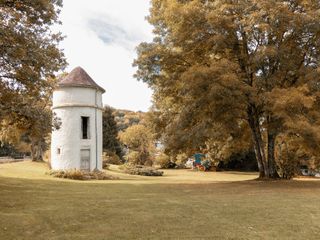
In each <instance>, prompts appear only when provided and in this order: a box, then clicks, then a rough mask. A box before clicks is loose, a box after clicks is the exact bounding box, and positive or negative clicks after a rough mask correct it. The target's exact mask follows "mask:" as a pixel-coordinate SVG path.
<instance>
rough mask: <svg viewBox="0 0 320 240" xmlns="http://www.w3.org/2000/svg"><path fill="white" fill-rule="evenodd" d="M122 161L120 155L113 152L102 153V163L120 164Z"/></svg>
mask: <svg viewBox="0 0 320 240" xmlns="http://www.w3.org/2000/svg"><path fill="white" fill-rule="evenodd" d="M122 163H123V162H122V161H121V159H120V157H119V156H118V155H117V154H115V153H113V152H105V153H104V155H103V164H115V165H120V164H122Z"/></svg>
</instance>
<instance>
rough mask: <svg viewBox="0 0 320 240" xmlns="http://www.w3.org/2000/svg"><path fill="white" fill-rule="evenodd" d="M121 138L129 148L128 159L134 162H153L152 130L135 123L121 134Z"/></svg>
mask: <svg viewBox="0 0 320 240" xmlns="http://www.w3.org/2000/svg"><path fill="white" fill-rule="evenodd" d="M119 137H120V140H121V142H122V143H123V144H125V145H126V146H127V147H128V148H129V153H128V154H127V158H128V161H129V162H130V163H133V164H139V165H145V164H151V162H152V161H151V155H152V152H153V150H154V146H153V136H152V134H151V132H150V130H149V129H148V128H147V127H146V126H144V125H141V124H138V125H133V126H131V127H129V128H127V129H126V130H125V131H124V132H121V133H120V134H119Z"/></svg>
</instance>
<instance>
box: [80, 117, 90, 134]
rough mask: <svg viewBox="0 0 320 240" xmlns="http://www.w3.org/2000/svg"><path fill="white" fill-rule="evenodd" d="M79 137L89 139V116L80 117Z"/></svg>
mask: <svg viewBox="0 0 320 240" xmlns="http://www.w3.org/2000/svg"><path fill="white" fill-rule="evenodd" d="M81 137H82V139H89V138H90V137H89V117H81Z"/></svg>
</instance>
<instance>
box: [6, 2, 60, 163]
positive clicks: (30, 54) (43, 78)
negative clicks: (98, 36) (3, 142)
mask: <svg viewBox="0 0 320 240" xmlns="http://www.w3.org/2000/svg"><path fill="white" fill-rule="evenodd" d="M61 6H62V1H61V0H43V1H20V0H3V1H0V36H1V40H0V79H1V81H0V90H1V94H0V122H1V135H2V138H6V139H7V140H9V141H11V142H13V141H14V140H15V139H19V140H20V137H21V136H22V135H24V136H25V137H27V139H29V140H30V141H31V143H32V149H33V151H32V152H33V153H35V152H38V153H39V154H36V155H37V157H35V158H34V159H38V160H40V159H42V153H40V151H41V150H43V149H44V147H41V148H39V146H40V145H43V144H44V140H43V139H44V138H45V137H46V135H47V134H48V132H50V131H51V127H52V120H51V119H52V116H51V110H50V108H49V107H50V104H49V102H48V96H49V95H48V94H50V93H51V92H52V89H53V87H54V86H53V84H52V82H51V81H50V80H48V79H54V77H55V73H56V72H58V71H60V70H62V69H63V68H64V67H65V65H66V61H65V59H64V55H63V53H62V51H61V50H60V49H59V48H58V44H59V42H60V41H61V40H62V39H63V37H62V36H61V34H60V33H54V32H52V30H51V29H50V27H51V26H52V25H53V24H57V23H59V21H58V14H59V12H60V8H61ZM50 97H51V96H50ZM50 97H49V98H50ZM10 129H11V130H12V132H9V130H10ZM15 134H18V135H17V136H14V135H15ZM19 134H21V135H19ZM10 136H11V138H10ZM40 139H42V140H40ZM40 142H41V143H40ZM36 146H38V147H36ZM36 149H37V150H36Z"/></svg>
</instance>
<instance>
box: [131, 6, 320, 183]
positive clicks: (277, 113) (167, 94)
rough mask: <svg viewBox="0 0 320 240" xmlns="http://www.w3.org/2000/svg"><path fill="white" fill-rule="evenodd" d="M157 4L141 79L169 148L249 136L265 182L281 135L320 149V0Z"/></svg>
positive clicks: (143, 49)
mask: <svg viewBox="0 0 320 240" xmlns="http://www.w3.org/2000/svg"><path fill="white" fill-rule="evenodd" d="M151 3H152V7H151V10H150V16H149V18H148V20H149V22H150V23H151V24H152V25H153V26H154V34H155V35H156V37H155V38H154V40H153V42H152V43H141V44H140V46H139V47H138V58H137V59H136V60H135V62H134V66H137V67H138V70H137V72H136V74H135V76H136V78H137V79H138V80H142V81H144V82H146V83H148V84H149V86H150V87H151V88H152V89H153V90H154V103H155V104H154V112H155V114H156V115H157V119H158V120H157V127H158V130H160V131H161V137H163V138H165V139H166V142H169V143H170V142H175V143H176V144H177V146H178V147H179V148H186V147H189V148H196V147H199V146H203V145H204V144H205V142H207V141H208V140H211V141H212V140H213V141H215V140H217V141H221V140H223V139H225V140H227V139H230V138H231V139H233V141H237V139H238V138H239V137H240V138H241V135H242V133H244V132H249V133H250V136H249V137H248V139H247V141H248V144H246V146H250V145H252V146H253V147H254V151H255V156H256V159H257V163H258V167H259V172H260V178H276V177H278V173H277V170H276V169H277V167H276V161H275V142H276V138H277V136H279V134H284V133H286V134H295V135H298V136H299V137H301V139H304V141H305V143H306V145H308V146H309V148H313V149H315V148H316V149H319V144H318V143H319V132H320V131H319V119H320V118H319V109H318V106H319V103H318V102H319V79H320V78H319V74H320V71H319V66H318V65H319V56H320V55H319V49H320V48H319V44H320V41H319V37H320V22H319V21H318V20H319V12H320V11H319V10H320V3H319V1H313V0H310V1H302V0H301V1H299V0H297V1H288V0H281V1H278V0H270V1H264V0H248V1H236V0H231V1H230V0H215V1H213V0H206V1H204V0H184V1H182V0H163V1H162V0H153V1H152V2H151ZM219 135H223V136H226V137H223V138H221V137H220V136H219ZM169 145H170V144H169ZM171 145H172V144H171ZM311 146H312V147H311Z"/></svg>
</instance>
